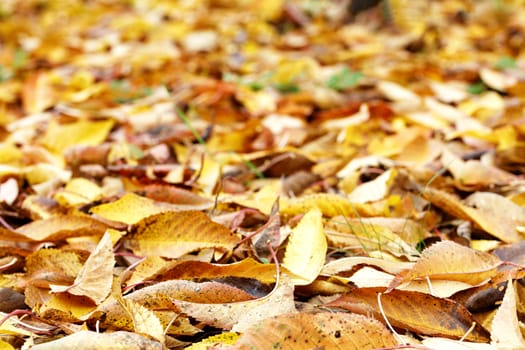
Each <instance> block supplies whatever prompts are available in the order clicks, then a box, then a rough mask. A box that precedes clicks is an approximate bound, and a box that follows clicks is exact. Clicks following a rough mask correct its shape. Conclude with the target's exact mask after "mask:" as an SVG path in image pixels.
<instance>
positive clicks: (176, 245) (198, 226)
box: [123, 211, 239, 258]
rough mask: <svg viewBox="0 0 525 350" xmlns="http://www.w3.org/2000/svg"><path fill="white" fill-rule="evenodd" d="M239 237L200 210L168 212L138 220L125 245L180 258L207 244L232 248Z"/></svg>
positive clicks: (143, 252) (136, 250) (140, 252)
mask: <svg viewBox="0 0 525 350" xmlns="http://www.w3.org/2000/svg"><path fill="white" fill-rule="evenodd" d="M238 241H239V239H238V238H237V237H236V236H235V235H234V234H233V233H232V232H231V231H230V230H229V229H228V228H227V227H226V226H223V225H220V224H218V223H215V222H213V221H211V220H210V218H209V217H208V216H207V215H206V214H204V213H202V212H200V211H181V212H165V213H159V214H156V215H152V216H149V217H147V218H144V219H143V220H141V221H140V222H138V223H137V224H136V225H135V226H134V227H133V229H132V232H131V233H130V234H128V235H127V236H125V237H124V241H123V242H124V245H125V246H126V247H128V248H129V249H131V250H133V252H134V253H135V254H138V255H142V256H150V255H157V256H163V257H168V258H178V257H180V256H182V255H184V254H187V253H190V252H194V251H196V250H199V249H204V248H216V249H218V250H219V251H222V252H224V251H228V250H231V249H233V247H234V246H235V245H236V244H237V242H238Z"/></svg>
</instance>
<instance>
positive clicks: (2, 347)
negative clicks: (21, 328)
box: [0, 339, 15, 350]
mask: <svg viewBox="0 0 525 350" xmlns="http://www.w3.org/2000/svg"><path fill="white" fill-rule="evenodd" d="M0 350H15V348H14V347H13V346H12V345H11V344H9V343H8V342H5V341H3V340H1V339H0Z"/></svg>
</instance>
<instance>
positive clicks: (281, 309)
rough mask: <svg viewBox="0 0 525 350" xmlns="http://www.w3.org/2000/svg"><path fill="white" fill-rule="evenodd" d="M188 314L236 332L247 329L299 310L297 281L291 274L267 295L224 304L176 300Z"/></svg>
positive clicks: (174, 301)
mask: <svg viewBox="0 0 525 350" xmlns="http://www.w3.org/2000/svg"><path fill="white" fill-rule="evenodd" d="M172 302H173V303H174V304H175V305H176V306H178V307H179V308H180V309H181V311H182V312H184V313H185V314H187V315H189V316H191V317H194V318H196V319H198V320H199V321H201V322H204V323H205V324H208V325H212V326H214V327H218V328H222V329H225V330H232V331H234V332H237V331H238V332H243V331H244V330H246V329H247V328H248V327H249V326H250V325H251V324H253V323H254V322H257V321H260V320H263V319H265V318H268V317H271V316H275V315H280V314H285V313H290V312H294V311H295V303H294V300H293V284H292V283H291V280H290V279H289V278H288V277H284V278H281V281H280V283H279V284H278V285H277V286H276V288H275V289H274V290H273V291H272V292H271V293H270V294H268V295H267V296H265V297H263V298H259V299H255V300H248V301H244V302H236V303H223V304H208V303H206V304H205V303H203V304H198V303H195V302H187V301H181V300H175V299H172Z"/></svg>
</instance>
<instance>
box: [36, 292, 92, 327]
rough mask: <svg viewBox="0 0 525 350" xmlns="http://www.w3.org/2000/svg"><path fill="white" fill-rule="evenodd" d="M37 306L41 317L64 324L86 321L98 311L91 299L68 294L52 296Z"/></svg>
mask: <svg viewBox="0 0 525 350" xmlns="http://www.w3.org/2000/svg"><path fill="white" fill-rule="evenodd" d="M46 294H48V291H46ZM37 306H38V313H39V315H40V316H41V317H44V318H50V319H54V320H59V321H63V322H78V321H84V320H86V319H87V318H89V316H90V315H91V313H92V312H93V311H95V309H96V306H95V305H93V303H91V302H90V300H89V299H87V298H85V297H79V296H76V295H71V294H67V293H60V294H50V298H49V300H46V301H45V302H44V303H43V304H42V305H38V304H37Z"/></svg>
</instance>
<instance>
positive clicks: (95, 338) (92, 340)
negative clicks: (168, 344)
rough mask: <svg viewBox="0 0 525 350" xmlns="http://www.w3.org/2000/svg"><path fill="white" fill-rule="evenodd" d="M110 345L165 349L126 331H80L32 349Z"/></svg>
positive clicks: (128, 348) (91, 349)
mask: <svg viewBox="0 0 525 350" xmlns="http://www.w3.org/2000/svg"><path fill="white" fill-rule="evenodd" d="M108 344H111V349H115V350H119V349H122V350H134V349H137V350H139V349H141V350H154V349H159V350H161V349H164V347H163V345H162V344H161V343H160V342H158V341H155V340H150V339H148V338H147V337H144V336H141V335H139V334H137V333H130V332H124V331H118V332H113V333H97V332H92V331H80V332H76V333H73V334H71V335H68V336H65V337H63V338H60V339H58V340H53V341H49V342H47V343H42V344H37V345H33V346H32V347H31V348H32V349H35V350H52V349H64V350H84V349H85V350H88V349H89V350H97V349H107V348H108Z"/></svg>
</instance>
